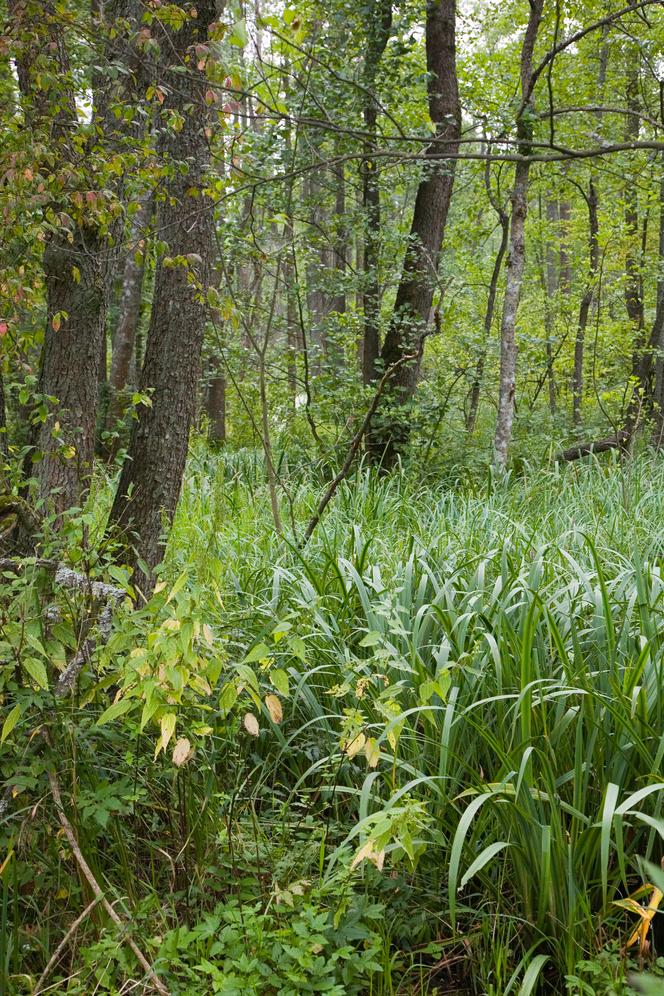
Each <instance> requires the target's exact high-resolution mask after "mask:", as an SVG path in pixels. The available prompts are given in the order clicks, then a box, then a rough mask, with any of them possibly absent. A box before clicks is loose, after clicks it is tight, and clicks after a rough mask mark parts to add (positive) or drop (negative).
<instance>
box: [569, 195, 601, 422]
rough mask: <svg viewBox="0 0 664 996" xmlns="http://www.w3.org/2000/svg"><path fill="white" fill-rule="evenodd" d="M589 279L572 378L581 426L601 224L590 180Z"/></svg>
mask: <svg viewBox="0 0 664 996" xmlns="http://www.w3.org/2000/svg"><path fill="white" fill-rule="evenodd" d="M586 203H587V205H588V262H589V266H588V279H587V281H586V288H585V290H584V292H583V297H582V298H581V304H580V305H579V323H578V325H577V328H576V340H575V343H574V375H573V378H572V423H573V424H574V426H579V425H580V424H581V406H582V404H583V354H584V349H585V340H586V329H587V327H588V316H589V314H590V308H591V306H592V303H593V297H594V294H595V281H596V279H597V271H598V268H599V222H598V218H597V191H596V189H595V184H594V183H593V181H592V178H591V180H590V183H589V186H588V196H587V197H586Z"/></svg>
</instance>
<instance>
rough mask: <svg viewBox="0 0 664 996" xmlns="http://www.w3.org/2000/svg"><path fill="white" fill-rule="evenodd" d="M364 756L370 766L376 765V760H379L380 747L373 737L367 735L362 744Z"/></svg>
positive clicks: (374, 766)
mask: <svg viewBox="0 0 664 996" xmlns="http://www.w3.org/2000/svg"><path fill="white" fill-rule="evenodd" d="M364 756H365V757H366V759H367V764H368V765H369V767H370V768H376V767H378V762H379V761H380V747H379V746H378V744H377V743H376V741H375V740H374V738H373V737H369V739H368V740H367V742H366V744H365V745H364Z"/></svg>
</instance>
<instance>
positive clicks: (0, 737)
mask: <svg viewBox="0 0 664 996" xmlns="http://www.w3.org/2000/svg"><path fill="white" fill-rule="evenodd" d="M20 718H21V704H20V702H17V703H16V705H15V706H14V708H13V709H10V711H9V712H8V713H7V717H6V719H5V721H4V723H3V724H2V733H0V744H4V742H5V740H6V739H7V737H8V736H9V735H10V733H11V732H12V730H13V729H14V727H15V726H16V724H17V723H18V721H19V719H20Z"/></svg>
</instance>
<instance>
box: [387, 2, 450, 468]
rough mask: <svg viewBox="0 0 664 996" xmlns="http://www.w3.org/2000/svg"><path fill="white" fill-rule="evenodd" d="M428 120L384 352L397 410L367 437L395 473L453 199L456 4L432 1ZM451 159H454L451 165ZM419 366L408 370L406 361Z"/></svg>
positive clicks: (428, 38) (428, 28) (429, 9)
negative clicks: (431, 128) (429, 133)
mask: <svg viewBox="0 0 664 996" xmlns="http://www.w3.org/2000/svg"><path fill="white" fill-rule="evenodd" d="M426 52H427V69H428V72H429V78H428V92H429V114H430V117H431V120H432V122H433V123H434V125H435V128H436V137H435V138H434V139H433V141H432V142H431V144H430V145H429V147H428V148H427V152H426V162H425V164H424V167H423V170H424V175H423V177H422V179H421V181H420V184H419V187H418V190H417V196H416V199H415V209H414V212H413V221H412V225H411V230H410V236H409V239H408V246H407V249H406V255H405V259H404V264H403V270H402V273H401V281H400V283H399V287H398V290H397V296H396V301H395V305H394V312H393V315H392V320H391V322H390V326H389V329H388V331H387V335H386V336H385V342H384V344H383V348H382V350H381V361H382V364H383V367H384V369H386V370H387V369H388V368H389V367H393V366H394V365H395V364H400V365H399V366H398V367H396V368H395V369H396V373H395V376H394V377H393V379H392V383H391V385H390V399H391V401H393V402H396V405H397V407H396V410H395V409H394V408H393V414H391V415H390V417H389V419H388V418H386V417H383V419H382V425H379V426H377V427H376V429H375V430H372V431H371V434H370V436H369V438H368V452H369V455H370V457H371V458H372V459H373V460H375V461H376V462H380V464H381V465H382V466H383V467H384V468H387V467H390V466H391V465H392V464H393V463H394V462H395V460H396V458H397V455H398V453H399V451H400V449H401V447H402V446H403V444H404V443H405V442H406V440H407V438H408V434H409V426H408V415H407V408H406V406H407V404H408V402H409V401H410V399H411V398H412V396H413V394H414V392H415V385H416V384H417V378H418V374H419V367H420V358H421V354H422V349H423V346H424V337H425V335H426V332H427V329H428V328H429V324H430V320H431V308H432V303H433V296H434V292H435V288H436V283H437V279H438V259H439V256H440V250H441V246H442V242H443V235H444V233H445V225H446V222H447V214H448V211H449V207H450V200H451V198H452V185H453V182H454V170H455V163H456V155H457V152H458V150H459V141H460V135H461V108H460V104H459V89H458V83H457V72H456V4H455V0H429V2H428V3H427V19H426ZM448 157H449V158H448ZM411 354H412V355H413V357H414V358H413V360H412V361H410V362H408V363H403V362H402V361H403V358H404V357H405V356H408V355H411Z"/></svg>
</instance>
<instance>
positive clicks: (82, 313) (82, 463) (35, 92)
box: [10, 0, 136, 516]
mask: <svg viewBox="0 0 664 996" xmlns="http://www.w3.org/2000/svg"><path fill="white" fill-rule="evenodd" d="M134 3H135V0H114V2H111V3H109V4H108V5H107V7H106V8H105V10H104V16H105V17H106V21H102V20H99V21H98V22H97V18H101V13H102V8H101V7H100V5H99V4H98V3H97V2H96V0H93V3H92V4H91V14H92V16H93V18H94V19H95V24H94V25H93V27H94V29H95V31H96V34H97V36H98V37H99V38H101V44H100V60H103V61H110V60H111V58H113V59H114V60H116V61H123V60H124V59H125V57H126V55H127V51H129V47H130V46H129V43H128V42H127V35H126V31H129V32H131V30H132V28H131V24H130V21H129V20H128V19H129V18H130V15H135V14H136V8H135V7H134ZM10 12H11V14H12V16H13V24H12V28H13V29H14V30H15V31H16V36H17V38H18V39H19V45H18V51H17V53H16V64H17V74H18V78H19V85H20V89H21V94H22V100H23V106H24V110H25V116H26V121H27V122H28V123H29V124H30V126H31V127H32V128H33V130H34V131H35V132H36V134H37V135H39V136H40V137H41V138H42V140H43V141H44V143H45V145H46V146H48V147H49V151H50V152H51V153H52V154H53V155H55V156H56V158H57V160H58V161H59V162H60V163H61V165H63V166H66V167H67V169H69V170H70V172H71V175H72V177H74V178H75V179H74V183H73V188H72V189H70V190H65V191H64V192H63V194H62V208H63V209H64V211H65V212H68V213H69V214H70V215H71V216H74V218H75V219H76V221H75V225H74V227H73V229H68V230H66V231H65V230H61V231H58V230H53V229H52V228H50V230H49V234H48V236H47V239H46V242H45V247H44V256H43V265H44V275H45V283H46V306H47V325H46V330H45V334H44V346H43V350H42V356H41V363H40V377H39V392H40V394H42V395H44V396H45V397H47V398H54V399H55V401H54V402H53V408H52V410H51V411H50V412H49V413H48V416H47V418H46V420H45V421H44V422H42V424H41V425H40V427H39V429H38V431H37V432H36V433H35V436H34V437H33V442H34V443H35V444H36V451H37V455H38V457H39V462H38V467H37V476H38V482H39V495H40V497H41V498H42V499H43V500H44V502H45V504H46V506H47V508H48V509H50V510H52V511H54V512H55V513H57V515H58V516H61V514H62V513H63V512H64V511H65V510H66V509H67V508H69V507H71V506H73V505H77V504H79V503H80V502H81V500H82V499H83V498H84V496H85V492H86V489H87V484H88V481H89V477H90V473H91V470H92V462H93V458H94V447H95V435H96V413H97V404H98V398H99V394H100V392H101V391H102V390H103V386H102V385H103V382H104V381H105V375H106V366H105V358H106V355H105V322H106V307H107V303H108V296H109V287H110V281H109V272H110V259H109V256H110V252H109V248H110V245H111V243H112V240H113V234H114V223H113V222H112V221H111V222H108V221H100V220H98V219H97V217H96V216H95V215H96V211H97V208H98V201H99V202H103V201H105V200H106V201H107V200H108V194H107V192H106V189H104V191H103V192H99V193H97V190H96V188H97V187H98V186H99V179H98V177H97V175H96V174H95V173H94V172H90V173H89V174H88V173H87V168H88V167H87V162H86V159H85V155H83V156H81V149H80V147H79V145H78V144H77V142H76V141H75V140H74V139H75V138H76V137H77V133H78V124H79V122H78V115H77V110H76V101H75V95H74V92H73V89H72V84H71V74H70V71H69V60H68V53H67V47H66V40H65V37H64V29H63V22H62V20H61V17H62V13H61V11H60V10H59V7H58V5H56V4H54V3H53V2H51V0H47V2H40V3H34V2H32V0H25V2H20V0H12V2H11V6H10ZM111 20H113V21H114V24H118V25H121V27H120V29H119V31H118V32H117V35H116V38H115V40H114V41H113V43H112V45H113V53H112V54H111V41H110V38H111V36H110V33H107V32H106V30H105V28H106V26H107V25H108V23H109V21H111ZM102 28H104V30H101V29H102ZM125 43H126V44H127V47H126V48H122V49H120V48H118V46H120V44H122V45H123V46H124V45H125ZM116 48H117V51H116V50H115V49H116ZM123 81H124V76H121V80H120V82H119V83H118V84H114V83H113V82H112V74H108V75H107V74H98V78H95V85H94V87H93V89H94V109H93V110H94V123H95V126H96V127H95V136H94V139H91V140H90V141H94V142H95V143H99V141H100V138H103V140H104V142H105V143H113V142H114V141H115V139H116V138H117V136H118V135H119V134H120V133H121V130H122V128H123V127H124V125H123V123H122V121H120V123H118V122H117V121H115V119H114V117H113V115H112V114H111V113H110V112H109V108H110V99H111V89H112V88H113V87H116V88H117V87H124V82H123ZM85 184H87V185H88V187H89V188H91V189H89V191H88V194H87V199H88V200H90V199H91V206H88V205H87V204H83V203H82V200H81V193H80V187H81V185H85ZM108 185H109V180H108V178H105V180H104V187H105V188H107V187H108ZM116 192H117V191H116ZM77 198H78V200H77ZM51 207H52V208H53V207H54V205H51ZM49 227H50V226H49ZM102 357H103V361H104V362H102Z"/></svg>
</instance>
